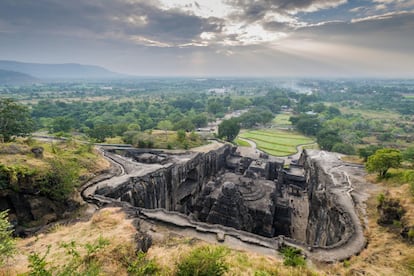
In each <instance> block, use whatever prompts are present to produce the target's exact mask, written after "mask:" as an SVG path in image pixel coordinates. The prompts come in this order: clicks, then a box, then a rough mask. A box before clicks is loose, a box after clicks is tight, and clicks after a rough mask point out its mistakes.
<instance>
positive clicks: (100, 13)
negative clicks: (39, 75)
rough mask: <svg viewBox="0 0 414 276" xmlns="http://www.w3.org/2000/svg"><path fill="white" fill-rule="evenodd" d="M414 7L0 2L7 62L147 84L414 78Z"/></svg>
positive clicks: (378, 0)
mask: <svg viewBox="0 0 414 276" xmlns="http://www.w3.org/2000/svg"><path fill="white" fill-rule="evenodd" d="M413 45H414V0H363V1H346V0H297V1H287V0H258V1H252V0H223V1H220V0H198V1H187V0H180V1H179V0H155V1H153V0H150V1H141V0H114V1H109V2H108V1H105V2H104V1H99V0H93V1H80V0H74V1H70V2H69V1H64V2H63V1H57V0H39V1H30V0H23V1H12V0H4V1H1V2H0V60H15V61H20V62H35V63H46V64H61V63H77V64H89V65H97V66H102V67H105V68H106V69H108V70H111V71H115V72H119V73H124V74H129V75H134V76H143V77H267V78H272V77H276V78H283V77H287V78H295V77H309V78H331V77H333V78H355V77H356V78H413V77H414V66H413V65H414V47H413Z"/></svg>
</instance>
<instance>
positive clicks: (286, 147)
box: [239, 129, 315, 156]
mask: <svg viewBox="0 0 414 276" xmlns="http://www.w3.org/2000/svg"><path fill="white" fill-rule="evenodd" d="M239 136H240V137H242V138H246V139H249V140H252V141H253V142H255V143H256V146H257V148H258V149H260V150H262V151H264V152H266V153H268V154H270V155H274V156H287V155H291V154H295V153H296V152H297V149H296V147H297V146H299V145H306V144H312V143H314V142H315V141H314V140H312V139H310V138H308V137H305V136H303V135H300V134H298V133H294V132H290V131H283V130H270V129H269V130H268V129H266V130H251V131H247V132H244V133H241V134H240V135H239Z"/></svg>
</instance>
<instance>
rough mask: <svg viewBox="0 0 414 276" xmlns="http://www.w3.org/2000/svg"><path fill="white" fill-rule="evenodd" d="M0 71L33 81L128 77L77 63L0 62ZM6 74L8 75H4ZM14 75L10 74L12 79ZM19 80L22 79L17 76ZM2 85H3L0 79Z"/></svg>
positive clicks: (98, 67)
mask: <svg viewBox="0 0 414 276" xmlns="http://www.w3.org/2000/svg"><path fill="white" fill-rule="evenodd" d="M0 70H3V71H4V70H6V71H9V72H10V71H12V72H13V73H21V74H23V75H26V76H27V77H31V78H32V79H33V81H35V79H39V80H67V79H72V80H73V79H116V78H125V77H127V76H126V75H122V74H118V73H115V72H112V71H109V70H107V69H105V68H103V67H100V66H94V65H82V64H76V63H65V64H40V63H25V62H17V61H9V60H0ZM4 74H6V73H4ZM6 75H7V74H6ZM12 75H13V74H11V73H9V78H10V79H12V78H13V76H12ZM15 77H16V78H17V80H18V79H19V78H22V76H21V75H20V77H19V76H18V75H15ZM0 83H3V82H2V81H1V79H0Z"/></svg>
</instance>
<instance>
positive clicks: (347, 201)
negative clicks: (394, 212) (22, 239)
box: [84, 145, 366, 261]
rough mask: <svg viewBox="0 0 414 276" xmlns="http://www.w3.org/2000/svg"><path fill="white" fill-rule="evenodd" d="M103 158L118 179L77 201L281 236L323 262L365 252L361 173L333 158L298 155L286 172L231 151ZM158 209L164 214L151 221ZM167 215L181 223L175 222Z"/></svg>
mask: <svg viewBox="0 0 414 276" xmlns="http://www.w3.org/2000/svg"><path fill="white" fill-rule="evenodd" d="M106 154H107V155H108V156H109V157H110V158H111V159H112V160H113V161H114V162H116V163H117V164H120V165H121V167H123V168H124V169H123V171H122V173H120V174H119V175H117V176H116V177H112V178H110V179H107V180H105V181H101V182H99V183H96V185H95V184H94V185H89V186H88V187H87V188H86V189H85V190H84V197H89V198H94V197H95V199H96V198H97V200H99V199H103V198H106V199H108V198H112V199H114V200H117V201H122V202H128V203H129V204H131V205H132V206H135V207H140V208H144V209H141V210H142V211H140V212H141V214H146V213H148V212H149V211H148V212H147V211H146V210H149V209H154V211H152V212H150V213H148V215H149V217H152V218H154V219H155V218H156V219H157V220H163V221H166V222H168V223H172V224H174V223H179V224H182V222H181V221H182V220H186V219H188V223H184V224H183V225H181V226H180V227H194V228H195V229H198V228H199V226H196V225H198V223H203V222H206V223H209V224H210V225H216V224H220V225H224V226H228V227H232V228H233V229H236V230H242V231H246V232H251V233H254V234H258V235H261V236H264V237H268V238H273V239H277V240H279V241H280V239H281V238H280V237H279V235H284V236H285V237H286V238H285V239H282V243H284V242H287V243H289V244H291V245H294V246H297V247H301V248H302V249H304V250H305V251H306V252H308V253H309V254H313V256H315V257H316V258H318V259H321V260H324V261H334V260H338V259H344V258H348V257H349V256H351V255H352V254H355V253H357V252H359V251H360V250H361V249H362V248H363V247H364V245H365V238H364V236H363V230H362V225H361V222H360V220H359V218H358V215H360V214H359V213H357V212H358V211H359V210H360V209H361V208H363V202H364V200H365V199H366V195H365V194H364V192H363V190H362V189H361V188H360V186H361V185H360V183H361V180H362V179H363V169H362V168H360V167H355V166H352V165H350V164H346V163H344V162H342V161H341V160H340V159H339V158H338V156H337V155H336V154H333V153H326V152H319V151H304V152H303V154H302V156H301V158H300V160H298V161H297V163H296V165H290V166H289V167H288V168H287V167H286V168H285V165H284V161H283V160H280V159H277V158H273V157H269V156H266V155H262V156H260V157H259V158H256V159H254V158H252V157H250V156H249V157H248V156H241V155H240V154H238V153H237V152H236V148H234V147H232V146H231V145H223V146H222V147H219V148H217V149H214V150H211V151H209V152H206V153H202V152H190V151H187V152H171V151H163V152H162V151H148V152H143V151H142V150H133V149H124V150H116V151H115V150H110V151H107V152H106ZM364 184H365V183H364ZM159 208H161V209H163V210H164V211H163V213H160V214H159V215H157V212H158V211H156V210H158V209H159ZM168 212H179V213H181V214H184V215H187V216H183V217H180V219H179V220H180V222H178V221H175V219H174V218H175V217H176V216H173V215H171V216H170V217H169V216H168V215H166V214H168ZM171 214H173V213H171ZM203 225H204V224H203ZM203 227H205V226H203ZM209 229H210V228H209ZM226 229H227V228H226ZM236 230H235V231H236ZM219 232H220V231H219ZM220 233H222V232H220ZM240 233H243V232H240ZM240 233H239V232H238V234H237V235H242V234H240ZM222 236H223V237H222V239H225V236H226V235H225V234H223V235H222ZM279 243H280V242H276V241H275V243H274V244H279ZM270 244H272V243H271V242H270ZM275 246H276V245H275ZM276 247H277V246H276ZM308 248H312V250H311V251H312V253H310V251H308ZM341 250H342V251H341Z"/></svg>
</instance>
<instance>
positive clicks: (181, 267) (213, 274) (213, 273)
mask: <svg viewBox="0 0 414 276" xmlns="http://www.w3.org/2000/svg"><path fill="white" fill-rule="evenodd" d="M227 252H228V249H227V248H225V247H223V246H201V247H198V248H196V249H194V250H193V251H191V252H190V253H189V254H188V255H187V256H185V257H184V258H183V259H182V260H181V261H180V262H179V263H178V264H177V274H176V275H178V276H190V275H194V276H196V275H198V276H204V275H205V276H219V275H223V274H224V273H225V272H226V271H228V269H229V267H228V264H227V263H226V262H225V261H224V260H223V259H224V257H225V255H226V254H227Z"/></svg>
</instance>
